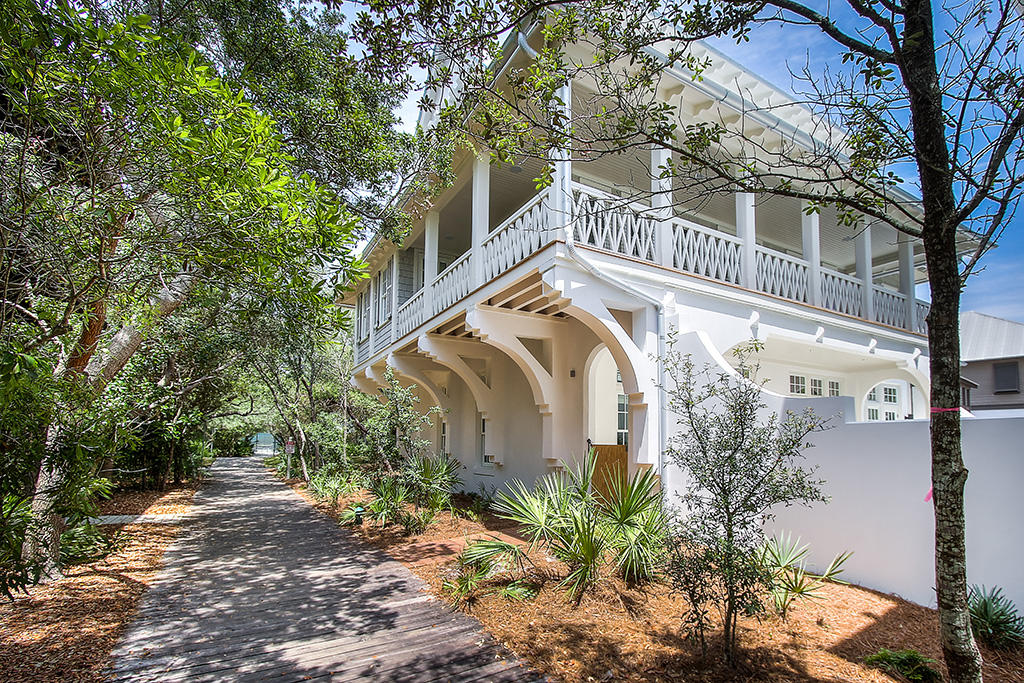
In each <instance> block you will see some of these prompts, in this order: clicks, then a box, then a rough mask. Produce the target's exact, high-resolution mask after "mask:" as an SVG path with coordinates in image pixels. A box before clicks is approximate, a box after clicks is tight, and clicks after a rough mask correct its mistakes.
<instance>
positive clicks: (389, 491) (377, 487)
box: [366, 477, 409, 526]
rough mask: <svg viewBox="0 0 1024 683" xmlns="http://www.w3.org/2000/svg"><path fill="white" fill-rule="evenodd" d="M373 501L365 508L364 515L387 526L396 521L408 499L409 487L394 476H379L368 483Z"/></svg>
mask: <svg viewBox="0 0 1024 683" xmlns="http://www.w3.org/2000/svg"><path fill="white" fill-rule="evenodd" d="M370 491H371V492H372V493H373V501H372V502H371V503H370V504H369V505H368V506H367V508H366V515H367V517H369V518H371V519H375V520H377V521H378V522H380V525H381V526H387V525H388V524H390V523H392V522H397V521H398V520H399V519H400V518H401V515H402V513H403V512H405V510H404V505H405V503H406V501H408V500H409V489H408V488H406V486H405V484H403V483H401V482H399V481H398V480H397V479H395V478H394V477H380V478H379V479H377V480H376V481H375V482H373V483H372V484H371V485H370Z"/></svg>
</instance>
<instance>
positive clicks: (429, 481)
mask: <svg viewBox="0 0 1024 683" xmlns="http://www.w3.org/2000/svg"><path fill="white" fill-rule="evenodd" d="M461 467H462V463H461V462H459V461H458V460H455V459H453V458H451V457H449V456H448V455H445V454H441V455H429V454H426V453H418V454H415V455H413V456H412V457H410V458H409V459H408V460H407V462H406V466H405V476H406V481H408V482H409V488H410V489H411V492H412V500H413V503H415V504H416V505H417V506H422V507H426V508H429V509H430V510H435V511H436V510H441V509H443V508H451V503H452V489H454V488H455V487H456V486H458V485H459V483H461V481H462V480H461V479H460V478H459V469H460V468H461Z"/></svg>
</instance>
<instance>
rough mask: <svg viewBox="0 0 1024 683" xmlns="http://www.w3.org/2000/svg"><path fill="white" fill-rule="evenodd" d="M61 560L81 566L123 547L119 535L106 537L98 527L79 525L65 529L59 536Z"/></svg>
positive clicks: (121, 538)
mask: <svg viewBox="0 0 1024 683" xmlns="http://www.w3.org/2000/svg"><path fill="white" fill-rule="evenodd" d="M60 545H61V560H62V561H63V562H65V563H67V564H81V563H83V562H92V561H94V560H99V559H101V558H104V557H106V556H107V555H109V554H110V553H112V552H114V551H115V550H118V549H119V548H121V547H122V546H123V537H122V536H121V535H119V534H114V535H113V536H108V535H107V534H105V533H103V531H101V530H100V528H99V527H98V526H95V525H93V524H79V525H77V526H73V527H70V528H68V529H65V530H64V532H63V533H62V534H61V536H60Z"/></svg>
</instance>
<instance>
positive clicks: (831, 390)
mask: <svg viewBox="0 0 1024 683" xmlns="http://www.w3.org/2000/svg"><path fill="white" fill-rule="evenodd" d="M828 395H829V396H838V395H839V382H837V381H836V380H834V379H832V380H829V382H828Z"/></svg>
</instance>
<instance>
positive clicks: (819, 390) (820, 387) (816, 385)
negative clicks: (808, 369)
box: [808, 377, 825, 396]
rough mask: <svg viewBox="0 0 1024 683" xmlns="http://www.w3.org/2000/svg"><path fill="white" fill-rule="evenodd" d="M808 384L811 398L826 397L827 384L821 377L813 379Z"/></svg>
mask: <svg viewBox="0 0 1024 683" xmlns="http://www.w3.org/2000/svg"><path fill="white" fill-rule="evenodd" d="M808 384H809V385H810V386H809V391H810V395H811V396H824V395H825V382H824V381H822V379H821V378H820V377H811V378H810V380H809V381H808Z"/></svg>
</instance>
